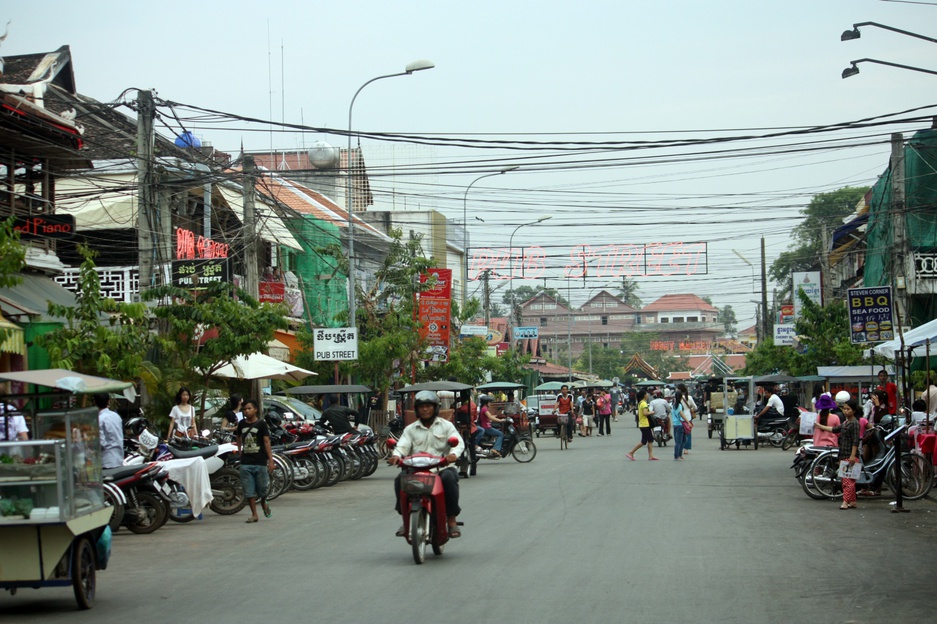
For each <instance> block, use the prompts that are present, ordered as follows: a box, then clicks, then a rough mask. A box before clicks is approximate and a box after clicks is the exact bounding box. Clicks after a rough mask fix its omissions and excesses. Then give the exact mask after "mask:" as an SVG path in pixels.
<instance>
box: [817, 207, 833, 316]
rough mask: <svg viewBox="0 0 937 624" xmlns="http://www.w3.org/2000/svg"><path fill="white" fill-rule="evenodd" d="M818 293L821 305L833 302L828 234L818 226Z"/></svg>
mask: <svg viewBox="0 0 937 624" xmlns="http://www.w3.org/2000/svg"><path fill="white" fill-rule="evenodd" d="M820 245H821V249H820V292H821V295H820V297H821V301H822V302H823V305H828V304H829V303H830V302H831V301H833V294H832V293H833V276H832V275H831V274H830V233H829V231H827V229H826V223H821V224H820Z"/></svg>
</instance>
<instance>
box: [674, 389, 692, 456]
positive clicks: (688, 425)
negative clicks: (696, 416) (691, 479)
mask: <svg viewBox="0 0 937 624" xmlns="http://www.w3.org/2000/svg"><path fill="white" fill-rule="evenodd" d="M683 399H684V395H683V393H682V392H680V391H679V390H677V393H676V394H675V395H674V397H673V408H672V409H671V410H670V422H671V424H672V425H673V442H674V446H673V459H674V461H683V460H684V457H683V445H684V443H685V442H686V434H687V433H689V432H690V431H691V430H692V429H693V416H692V415H691V414H690V410H689V409H688V408H687V407H686V406H685V405H684V401H683Z"/></svg>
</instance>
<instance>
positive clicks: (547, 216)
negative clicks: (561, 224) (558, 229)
mask: <svg viewBox="0 0 937 624" xmlns="http://www.w3.org/2000/svg"><path fill="white" fill-rule="evenodd" d="M552 218H553V215H546V216H543V217H540V218H539V219H537V223H543V222H544V221H546V220H547V219H552Z"/></svg>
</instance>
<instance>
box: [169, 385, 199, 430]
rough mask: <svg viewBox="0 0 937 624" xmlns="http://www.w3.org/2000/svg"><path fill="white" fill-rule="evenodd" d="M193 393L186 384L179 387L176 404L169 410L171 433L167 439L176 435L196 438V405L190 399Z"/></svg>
mask: <svg viewBox="0 0 937 624" xmlns="http://www.w3.org/2000/svg"><path fill="white" fill-rule="evenodd" d="M191 397H192V393H191V392H189V389H188V388H186V387H185V386H183V387H181V388H179V392H177V393H176V405H175V406H174V407H173V408H172V411H171V412H169V434H168V435H167V436H166V437H167V439H172V437H173V436H174V435H175V436H177V437H181V438H194V437H196V436H197V433H196V431H195V407H194V406H192V405H189V399H190V398H191Z"/></svg>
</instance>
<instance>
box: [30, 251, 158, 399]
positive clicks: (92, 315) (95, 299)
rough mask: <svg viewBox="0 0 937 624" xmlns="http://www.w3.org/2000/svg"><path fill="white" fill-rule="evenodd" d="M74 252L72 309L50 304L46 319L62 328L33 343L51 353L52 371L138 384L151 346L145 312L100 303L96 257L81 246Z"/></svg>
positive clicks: (140, 308) (135, 305)
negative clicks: (75, 270) (58, 322)
mask: <svg viewBox="0 0 937 624" xmlns="http://www.w3.org/2000/svg"><path fill="white" fill-rule="evenodd" d="M78 251H79V253H81V255H82V257H83V258H84V261H83V262H82V263H81V268H80V269H79V276H78V292H77V294H76V296H75V307H69V306H64V305H61V304H56V303H51V302H50V303H49V314H50V315H51V316H56V317H60V318H63V319H65V323H64V324H63V326H62V327H60V328H58V329H56V330H54V331H51V332H49V333H47V334H44V335H42V336H37V338H36V342H37V344H39V346H41V347H42V348H44V349H46V350H47V351H48V352H49V358H50V361H51V362H52V365H53V366H55V367H61V368H66V369H69V370H74V371H77V372H80V373H85V374H87V375H98V376H101V377H108V378H111V379H120V380H124V381H130V380H134V379H137V378H138V377H140V375H141V374H142V372H143V369H144V360H145V357H146V354H147V351H148V350H149V348H150V346H151V344H152V335H151V334H150V329H149V319H148V317H147V310H146V306H145V305H144V304H142V303H123V302H117V301H115V300H113V299H110V298H107V297H103V296H102V295H101V281H100V279H99V277H98V273H97V271H95V263H94V256H95V253H94V252H93V251H91V250H89V249H88V248H87V247H85V246H79V247H78Z"/></svg>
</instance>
